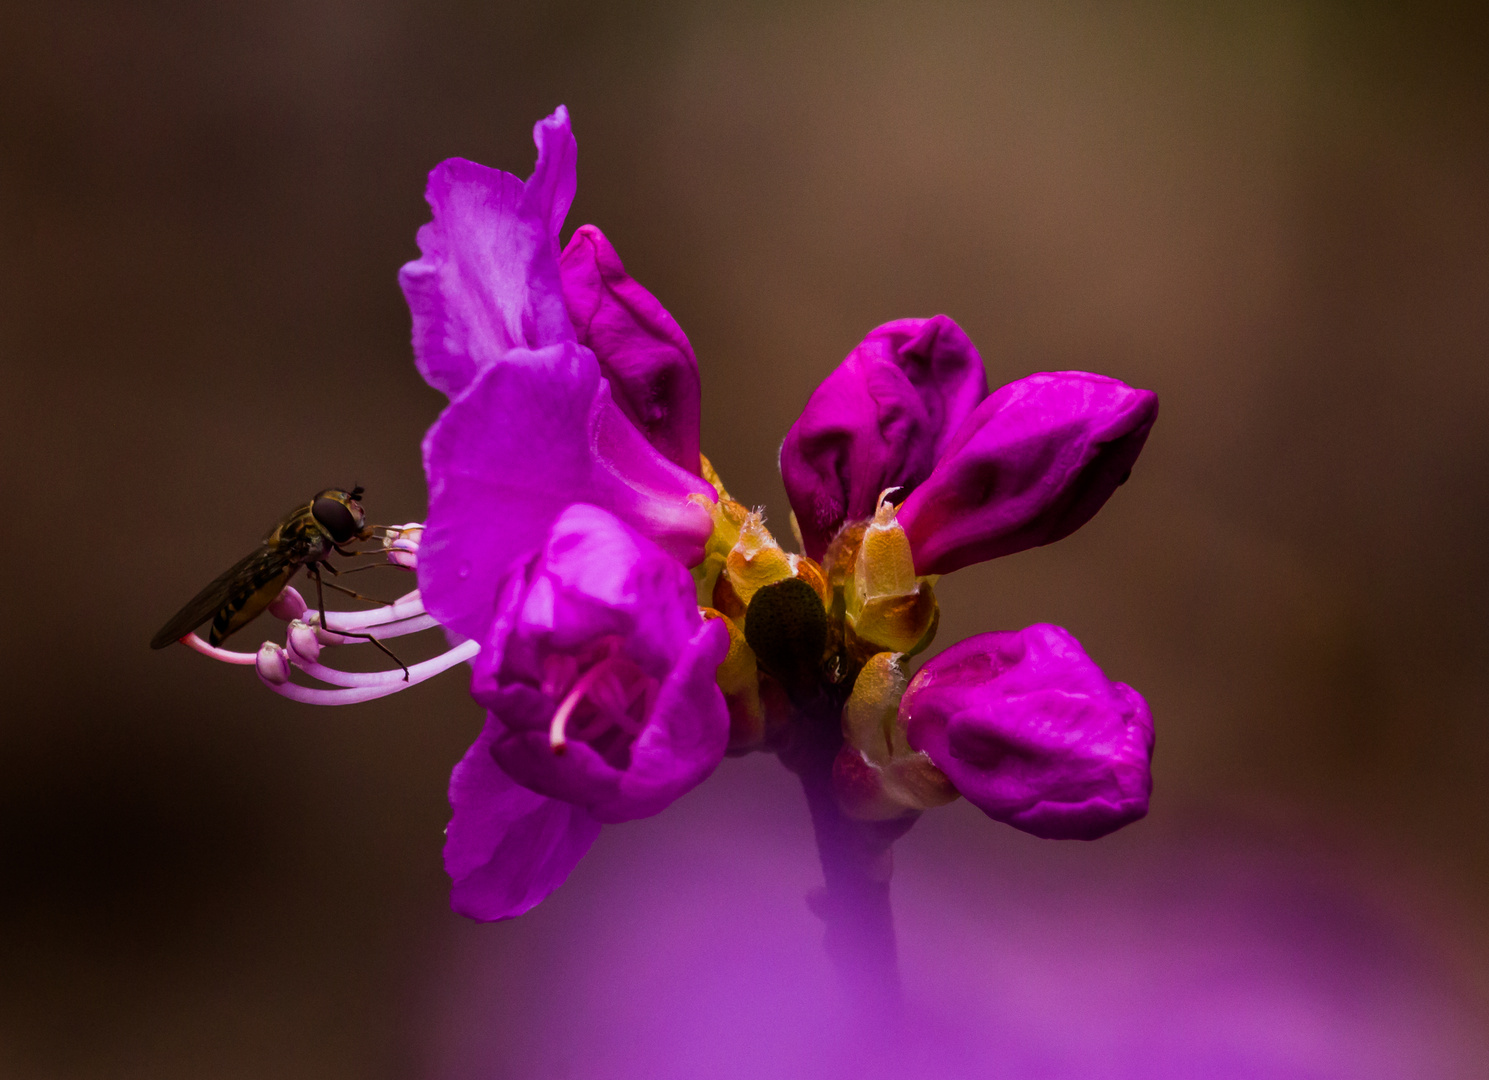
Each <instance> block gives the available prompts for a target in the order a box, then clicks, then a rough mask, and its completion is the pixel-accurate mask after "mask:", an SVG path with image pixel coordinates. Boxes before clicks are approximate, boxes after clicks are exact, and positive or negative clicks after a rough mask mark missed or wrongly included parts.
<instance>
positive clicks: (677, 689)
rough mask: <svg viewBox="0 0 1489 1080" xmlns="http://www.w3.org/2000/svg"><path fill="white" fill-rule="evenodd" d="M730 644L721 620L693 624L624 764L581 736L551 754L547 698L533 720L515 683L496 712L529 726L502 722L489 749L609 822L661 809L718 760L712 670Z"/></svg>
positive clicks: (723, 721) (516, 774) (720, 726)
mask: <svg viewBox="0 0 1489 1080" xmlns="http://www.w3.org/2000/svg"><path fill="white" fill-rule="evenodd" d="M728 651H729V632H728V631H727V630H726V629H725V628H724V627H723V626H722V625H721V624H720V622H719V620H716V619H715V620H710V621H709V622H707V623H705V624H704V625H703V626H701V627H700V628H699V629H698V632H697V633H696V634H695V635H694V636H693V638H692V640H691V641H689V642H688V643H687V645H686V646H685V647H684V648H683V650H682V652H681V654H680V655H679V656H678V657H677V659H676V661H675V664H674V666H673V669H672V670H671V671H670V672H669V673H668V675H667V676H666V678H665V679H663V680H662V685H661V687H660V689H659V691H658V693H657V699H656V702H655V703H654V704H653V706H652V708H651V711H650V712H649V713H648V715H647V719H646V725H645V726H644V727H643V728H642V729H641V732H640V733H639V734H638V735H637V736H636V741H635V742H634V743H633V744H632V746H631V752H630V760H629V761H628V762H627V763H626V765H625V767H624V768H617V767H616V766H615V765H612V764H611V763H610V762H609V761H607V760H606V759H605V758H604V757H602V756H601V755H600V754H599V753H597V752H596V751H595V750H594V749H593V748H591V747H590V746H589V745H587V744H586V743H583V742H577V741H575V742H570V743H569V744H568V745H567V746H566V747H565V748H564V752H563V753H562V754H555V753H554V752H553V748H552V746H551V745H550V744H549V741H548V727H547V720H548V718H549V717H550V716H552V713H553V709H552V707H551V706H550V707H549V708H547V709H546V710H544V712H543V713H542V715H541V718H540V719H541V721H542V722H541V723H540V724H537V725H534V724H532V722H531V721H532V719H537V718H538V717H534V716H533V714H532V713H531V712H529V710H530V709H531V707H532V705H533V703H534V698H533V697H532V696H531V694H530V693H526V692H524V691H525V688H522V687H518V688H514V691H513V692H512V693H511V694H510V696H509V697H506V698H505V703H507V704H508V705H509V706H510V707H511V711H510V712H508V711H507V709H504V708H502V707H501V705H498V707H497V709H496V710H495V712H496V714H497V715H498V716H501V717H503V718H504V719H505V718H507V717H509V716H510V717H512V718H514V719H516V718H517V716H518V715H519V714H520V715H521V716H522V717H523V719H524V720H525V721H526V722H527V726H525V727H519V726H517V725H516V724H515V723H514V724H512V725H510V726H506V727H505V728H504V730H503V732H502V733H500V734H499V735H498V737H497V739H496V741H495V743H494V744H493V753H494V755H495V757H496V760H497V761H498V762H500V763H501V766H502V768H503V769H506V770H507V771H508V772H509V773H510V774H511V775H512V777H513V779H515V780H516V781H517V782H518V783H521V784H524V785H526V786H528V787H530V788H532V789H533V790H534V791H539V792H542V793H544V794H545V795H551V796H553V797H554V798H557V799H563V800H565V801H568V802H573V803H577V804H579V805H582V806H583V807H584V808H585V810H586V811H587V812H588V813H589V814H592V815H593V816H594V817H595V819H596V820H598V821H602V822H606V823H614V822H620V821H632V820H635V819H637V818H643V817H650V816H652V815H653V814H657V813H660V812H661V811H662V810H665V809H666V808H667V807H668V806H670V805H671V804H672V803H674V802H676V801H677V800H678V799H679V798H680V797H682V796H683V795H685V794H687V793H688V792H689V791H691V790H693V788H695V787H697V786H698V785H699V784H701V783H702V782H703V781H704V780H706V779H708V777H709V776H710V775H711V774H712V773H713V771H714V770H715V769H717V768H718V767H719V763H720V762H722V761H723V760H724V751H725V749H726V748H727V746H728V742H729V711H728V708H727V706H726V705H725V703H724V696H723V694H722V693H721V692H720V690H719V687H718V684H717V683H716V682H715V681H714V673H715V671H717V669H718V666H719V663H720V662H721V661H722V660H723V659H724V654H725V653H727V652H728Z"/></svg>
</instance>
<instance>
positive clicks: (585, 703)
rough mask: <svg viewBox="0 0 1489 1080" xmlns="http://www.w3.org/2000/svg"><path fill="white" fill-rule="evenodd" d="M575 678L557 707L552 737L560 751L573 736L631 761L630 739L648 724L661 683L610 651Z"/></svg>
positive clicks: (613, 759) (617, 760) (618, 762)
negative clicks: (647, 720)
mask: <svg viewBox="0 0 1489 1080" xmlns="http://www.w3.org/2000/svg"><path fill="white" fill-rule="evenodd" d="M608 651H609V655H606V656H603V657H601V658H600V659H599V660H598V661H597V662H596V663H594V664H593V665H592V666H590V667H589V668H587V669H586V670H585V671H584V672H583V673H582V674H579V675H578V677H577V678H574V679H573V682H572V684H571V685H570V686H569V689H568V692H567V693H566V694H565V695H564V698H563V700H562V701H560V702H559V705H558V708H557V709H555V710H554V712H553V719H552V720H551V721H550V722H549V725H548V742H549V745H550V746H552V747H553V752H554V753H555V754H562V753H563V752H564V749H565V748H566V747H567V746H568V744H569V742H570V741H571V740H575V739H577V740H580V741H582V742H585V743H587V744H588V745H589V746H590V747H591V749H593V750H594V751H595V752H596V753H598V754H599V755H600V756H601V757H603V758H604V759H605V760H606V761H607V762H608V763H609V764H611V765H613V766H614V767H616V768H618V769H624V768H626V767H627V766H628V765H629V764H630V758H631V744H632V742H634V741H635V739H636V736H637V734H639V733H640V731H641V729H642V728H643V727H644V726H645V725H646V717H647V714H648V713H650V711H651V707H652V704H653V703H654V702H655V701H656V697H657V690H658V682H657V680H656V679H654V678H652V677H651V676H650V675H648V674H646V672H644V671H642V670H641V669H640V668H639V667H637V666H636V665H635V664H633V663H632V662H631V661H629V660H627V659H625V658H624V657H622V656H618V655H616V654H615V652H614V651H613V646H612V650H608Z"/></svg>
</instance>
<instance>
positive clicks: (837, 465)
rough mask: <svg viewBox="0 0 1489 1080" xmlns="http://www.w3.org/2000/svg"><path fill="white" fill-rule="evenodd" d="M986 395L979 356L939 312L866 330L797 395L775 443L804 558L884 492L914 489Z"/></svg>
mask: <svg viewBox="0 0 1489 1080" xmlns="http://www.w3.org/2000/svg"><path fill="white" fill-rule="evenodd" d="M986 395H987V375H986V374H985V373H984V371H983V367H982V358H981V357H980V356H978V354H977V349H976V348H975V347H974V346H973V345H972V342H971V341H970V340H969V339H968V337H967V335H966V334H964V333H963V332H962V329H961V327H959V326H957V324H956V323H954V322H952V321H951V320H950V319H948V318H947V317H946V316H945V315H937V316H935V317H934V318H931V319H901V320H899V321H897V322H891V323H885V324H884V325H883V326H881V327H879V328H878V329H876V330H874V331H872V332H871V333H870V334H869V335H868V337H866V338H864V339H863V341H862V342H860V343H859V345H858V346H857V347H856V348H855V349H854V350H853V351H852V352H850V353H849V354H848V356H847V358H846V359H844V360H843V362H842V363H841V364H839V365H838V366H837V369H836V370H834V371H833V373H832V374H831V375H829V376H828V377H827V378H826V379H824V380H823V381H822V384H821V385H820V386H818V387H817V389H816V390H815V391H813V393H812V396H811V398H809V399H808V400H807V405H806V408H805V409H803V410H802V413H801V416H800V417H799V418H798V419H797V421H796V423H795V424H793V425H792V426H791V431H790V432H789V433H788V434H787V435H786V441H785V443H784V444H782V446H781V477H782V479H783V480H784V481H785V483H786V494H787V496H788V497H789V498H790V500H791V509H792V510H794V511H795V512H796V520H797V523H798V524H799V525H800V526H801V534H802V540H803V541H804V542H805V544H806V551H807V554H808V555H810V556H811V557H812V558H814V559H820V558H822V555H823V553H824V552H825V551H826V549H827V545H828V543H829V541H831V540H832V537H833V534H834V533H836V532H837V531H838V529H839V528H840V527H841V526H842V524H843V523H844V522H845V521H852V520H858V519H861V518H868V517H872V516H873V514H874V507H875V505H876V504H877V501H878V498H879V493H880V492H881V491H883V490H884V489H885V488H889V487H902V488H905V489H911V488H914V487H915V486H916V485H917V484H919V483H920V482H921V481H923V480H924V479H925V478H926V477H927V476H928V475H929V474H930V472H931V469H932V467H933V466H934V465H935V463H936V460H937V459H938V458H939V457H940V455H941V453H942V452H943V450H944V448H945V447H946V445H947V443H948V441H949V440H950V439H951V437H952V435H953V433H954V432H955V431H956V430H957V428H958V427H959V426H960V425H961V424H962V422H963V421H964V420H965V419H966V418H967V417H968V416H969V415H970V414H971V413H972V410H973V409H975V408H976V407H977V403H978V402H980V401H981V400H982V399H983V398H984V397H985V396H986Z"/></svg>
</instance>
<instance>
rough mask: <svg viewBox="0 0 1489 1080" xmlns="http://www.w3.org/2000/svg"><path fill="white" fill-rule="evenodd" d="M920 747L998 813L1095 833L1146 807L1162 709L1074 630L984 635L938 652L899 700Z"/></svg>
mask: <svg viewBox="0 0 1489 1080" xmlns="http://www.w3.org/2000/svg"><path fill="white" fill-rule="evenodd" d="M900 718H901V720H902V721H903V722H904V723H905V726H906V733H907V737H908V739H909V742H910V745H911V747H913V748H914V749H916V750H923V751H924V752H925V753H926V755H927V756H929V757H930V759H931V761H932V762H934V763H935V765H936V767H937V768H939V769H940V770H941V771H942V772H944V773H945V774H946V775H947V776H948V777H949V778H950V779H951V782H952V783H953V784H955V785H956V788H957V790H958V791H959V792H961V794H962V795H963V796H965V797H966V799H967V800H968V801H969V802H971V803H973V804H974V805H976V806H977V807H979V808H980V809H981V810H982V811H983V812H984V813H986V814H987V815H988V816H989V817H991V818H993V819H995V820H997V821H1003V822H1006V823H1008V824H1009V825H1012V826H1014V827H1015V828H1018V829H1022V830H1023V831H1025V832H1028V833H1033V834H1034V835H1035V836H1042V837H1046V838H1050V839H1078V840H1094V839H1096V838H1097V837H1100V836H1105V835H1106V834H1107V833H1109V832H1112V831H1113V830H1115V829H1119V828H1121V827H1122V826H1123V825H1126V824H1127V823H1128V822H1131V821H1135V820H1137V819H1138V818H1140V817H1142V816H1143V815H1144V814H1146V813H1147V812H1148V797H1149V795H1150V794H1151V792H1152V788H1153V781H1152V773H1151V771H1150V761H1151V758H1152V754H1153V717H1152V714H1151V713H1150V712H1149V710H1148V705H1147V702H1145V701H1144V700H1143V698H1142V696H1141V695H1140V694H1138V692H1137V691H1135V690H1133V689H1132V688H1131V687H1130V686H1126V685H1124V684H1123V683H1117V682H1112V681H1111V680H1109V679H1108V678H1107V677H1106V676H1105V675H1104V674H1102V671H1101V669H1100V668H1098V667H1097V666H1096V665H1095V664H1094V663H1093V662H1092V661H1091V659H1090V658H1089V657H1088V656H1086V654H1085V652H1084V651H1083V650H1082V649H1081V646H1080V642H1078V641H1076V640H1075V638H1074V637H1072V636H1071V635H1070V634H1069V633H1068V632H1067V631H1065V630H1063V629H1061V628H1060V627H1058V626H1050V625H1047V624H1040V625H1035V626H1030V627H1028V628H1026V629H1024V630H1020V631H1017V632H1012V633H994V634H979V635H977V636H976V637H972V638H968V639H967V640H966V641H963V642H960V643H959V644H957V645H953V646H952V647H951V648H950V649H947V650H946V651H945V652H944V653H942V654H941V655H939V656H937V657H935V658H934V659H932V660H930V661H929V662H928V663H927V664H926V665H925V666H924V667H923V668H922V669H921V670H920V672H919V673H918V674H917V675H916V676H915V678H914V679H913V680H911V682H910V687H909V689H908V690H907V691H906V693H905V697H904V699H903V701H902V702H901V704H900Z"/></svg>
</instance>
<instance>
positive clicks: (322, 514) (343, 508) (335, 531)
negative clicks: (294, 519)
mask: <svg viewBox="0 0 1489 1080" xmlns="http://www.w3.org/2000/svg"><path fill="white" fill-rule="evenodd" d="M310 513H311V515H312V516H314V518H315V520H316V521H318V522H320V525H321V528H323V529H325V530H326V532H328V533H330V534H331V539H332V540H334V541H335V542H336V543H338V544H344V543H346V542H347V541H348V540H350V539H352V537H354V536H356V535H357V533H358V532H360V531H361V528H362V527H361V525H360V524H359V523H358V521H357V518H356V515H355V514H353V513H352V512H351V509H350V508H349V507H348V506H347V505H346V503H344V502H342V501H341V500H340V499H336V498H332V497H331V496H330V495H322V496H321V497H320V498H318V499H316V500H315V502H313V503H311V504H310Z"/></svg>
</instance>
